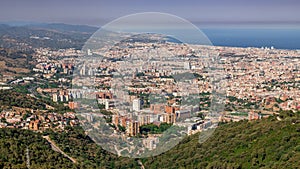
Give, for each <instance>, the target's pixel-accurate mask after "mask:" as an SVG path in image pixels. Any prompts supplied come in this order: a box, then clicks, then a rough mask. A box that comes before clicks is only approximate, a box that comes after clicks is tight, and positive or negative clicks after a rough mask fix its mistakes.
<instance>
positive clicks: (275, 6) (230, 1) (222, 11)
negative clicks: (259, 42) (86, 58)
mask: <svg viewBox="0 0 300 169" xmlns="http://www.w3.org/2000/svg"><path fill="white" fill-rule="evenodd" d="M299 7H300V2H299V0H251V1H250V0H218V1H217V0H205V1H204V0H187V1H184V0H68V1H67V0H64V1H63V0H51V1H46V0H1V5H0V21H34V22H63V23H71V24H88V25H103V24H105V23H107V22H109V21H111V20H113V19H116V18H118V17H121V16H124V15H128V14H132V13H137V12H165V13H170V14H174V15H177V16H179V17H183V18H185V19H187V20H189V21H191V22H192V23H195V24H198V23H221V24H224V23H225V24H228V23H244V24H245V23H246V24H252V23H254V24H256V23H262V24H270V23H276V24H282V23H289V24H298V23H300V10H299Z"/></svg>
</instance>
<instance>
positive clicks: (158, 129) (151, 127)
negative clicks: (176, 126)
mask: <svg viewBox="0 0 300 169" xmlns="http://www.w3.org/2000/svg"><path fill="white" fill-rule="evenodd" d="M171 126H172V124H168V123H161V124H160V125H159V126H157V125H155V124H147V125H143V126H140V133H141V134H145V135H147V134H160V133H163V132H164V131H166V130H167V129H169V128H170V127H171Z"/></svg>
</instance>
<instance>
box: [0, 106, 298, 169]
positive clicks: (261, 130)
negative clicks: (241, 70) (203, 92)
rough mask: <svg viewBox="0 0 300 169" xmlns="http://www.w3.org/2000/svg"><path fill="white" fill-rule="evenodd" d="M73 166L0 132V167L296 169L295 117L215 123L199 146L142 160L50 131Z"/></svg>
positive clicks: (20, 134) (38, 145)
mask: <svg viewBox="0 0 300 169" xmlns="http://www.w3.org/2000/svg"><path fill="white" fill-rule="evenodd" d="M49 134H50V138H51V139H52V140H53V141H55V142H56V144H57V145H58V146H59V147H60V149H61V150H63V151H64V152H65V153H67V154H68V155H70V156H71V157H73V158H75V159H76V160H77V162H78V163H77V164H73V163H72V162H71V161H69V160H68V159H67V158H65V157H63V156H62V155H61V154H59V153H57V152H55V151H53V150H52V149H51V146H50V145H49V143H47V141H46V140H44V139H43V138H42V137H41V135H40V134H37V133H33V132H30V131H26V130H15V129H1V130H0V151H1V152H0V168H26V159H27V156H26V148H27V147H28V148H29V156H30V160H31V161H30V164H31V168H51V167H50V166H52V168H141V166H140V164H139V163H138V160H140V161H141V162H142V163H143V165H144V166H145V168H297V167H299V166H300V114H299V113H291V112H283V113H282V114H281V115H280V119H279V118H277V117H271V118H269V119H263V120H259V121H251V122H248V121H240V122H234V123H228V124H222V125H220V126H219V127H218V128H217V130H216V131H215V132H214V134H213V135H212V136H211V137H210V138H209V139H208V140H207V141H206V142H205V143H203V144H199V135H198V134H196V135H193V136H190V137H187V138H185V139H184V140H182V142H181V143H180V144H179V145H178V146H176V147H174V148H173V149H172V150H170V151H168V152H166V153H164V154H161V155H159V156H156V157H152V158H147V159H130V158H123V157H117V156H116V155H113V154H111V153H108V152H106V151H105V150H103V149H102V148H101V147H99V146H97V145H96V144H95V143H94V142H93V141H92V140H91V139H89V137H87V136H86V135H85V134H84V132H83V131H82V129H80V128H70V129H69V130H68V132H64V133H60V134H58V133H51V132H50V133H49Z"/></svg>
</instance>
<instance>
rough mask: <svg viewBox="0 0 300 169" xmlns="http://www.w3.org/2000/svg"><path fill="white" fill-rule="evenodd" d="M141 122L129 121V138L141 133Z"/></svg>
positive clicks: (127, 129)
mask: <svg viewBox="0 0 300 169" xmlns="http://www.w3.org/2000/svg"><path fill="white" fill-rule="evenodd" d="M139 127H140V126H139V122H138V121H132V120H130V121H128V122H127V126H126V133H127V135H129V136H136V135H137V134H138V133H139V132H140V129H139Z"/></svg>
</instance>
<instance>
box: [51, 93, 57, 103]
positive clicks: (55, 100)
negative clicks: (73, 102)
mask: <svg viewBox="0 0 300 169" xmlns="http://www.w3.org/2000/svg"><path fill="white" fill-rule="evenodd" d="M52 101H53V102H57V101H58V95H57V94H56V93H54V94H53V95H52Z"/></svg>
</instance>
